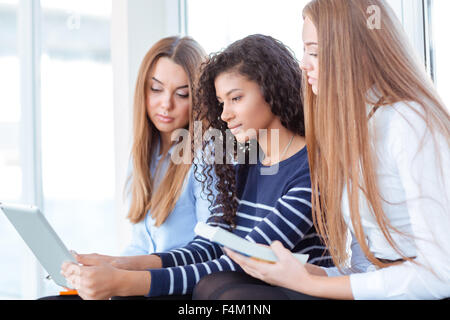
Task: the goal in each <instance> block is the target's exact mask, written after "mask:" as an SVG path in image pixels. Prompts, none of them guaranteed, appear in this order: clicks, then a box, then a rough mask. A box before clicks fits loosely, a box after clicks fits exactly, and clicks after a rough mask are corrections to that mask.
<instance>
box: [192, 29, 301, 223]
mask: <svg viewBox="0 0 450 320" xmlns="http://www.w3.org/2000/svg"><path fill="white" fill-rule="evenodd" d="M225 72H237V73H238V74H240V75H242V76H244V77H246V78H247V79H248V80H250V81H254V82H256V83H257V84H258V85H259V86H260V88H261V92H262V94H263V96H264V99H265V101H266V102H267V103H268V105H269V106H270V108H271V111H272V113H273V114H274V115H276V116H278V117H280V120H281V124H282V125H283V126H284V127H285V128H287V129H288V130H290V131H291V132H293V133H295V134H298V135H301V136H304V135H305V127H304V115H303V99H302V72H301V69H300V66H299V64H298V61H297V60H296V58H295V57H294V54H293V53H292V51H291V50H290V49H289V48H287V47H286V46H285V45H283V43H281V42H280V41H278V40H276V39H274V38H272V37H270V36H265V35H260V34H256V35H250V36H248V37H246V38H244V39H241V40H238V41H236V42H234V43H233V44H231V45H230V46H228V47H227V48H226V49H225V50H223V51H222V52H219V53H214V54H212V55H210V57H209V59H208V60H207V61H206V62H205V63H204V64H203V65H202V70H201V74H200V77H199V79H198V83H197V90H196V94H195V99H194V101H195V102H194V107H193V116H194V119H195V120H197V121H202V124H203V126H204V131H203V132H202V134H203V133H204V132H206V131H207V130H208V129H210V128H214V129H216V130H220V132H221V133H222V137H223V138H222V139H221V140H222V144H220V143H219V144H218V143H215V147H216V148H217V146H218V145H221V146H223V153H221V154H223V161H222V163H223V164H218V163H214V164H211V165H205V167H203V170H202V176H201V177H200V178H198V175H197V174H196V175H195V176H196V178H197V179H198V180H199V181H201V182H202V185H203V189H205V188H206V189H207V190H208V191H207V194H208V199H209V201H210V203H211V206H213V205H215V206H217V205H219V206H221V209H222V210H223V217H222V219H223V221H225V222H226V223H227V224H229V225H230V227H231V228H233V227H234V226H235V223H234V217H235V215H236V210H237V206H238V202H237V199H236V175H237V174H240V173H241V172H242V170H245V167H246V166H248V164H244V165H240V166H239V172H237V173H236V170H235V165H233V162H232V161H233V159H235V157H236V151H237V148H238V144H237V141H236V139H234V138H233V142H232V143H233V146H234V148H233V154H229V153H228V154H227V152H226V147H225V143H223V141H224V139H225V137H226V136H227V135H226V131H227V129H228V127H227V123H226V122H224V121H223V120H222V119H221V114H222V111H223V107H222V105H221V104H219V102H218V100H217V95H216V89H215V85H214V82H215V79H216V78H217V77H218V76H219V75H220V74H222V73H225ZM213 140H214V139H213ZM208 144H210V143H209V142H208V141H205V142H203V148H202V150H203V156H204V157H205V156H206V153H207V152H206V149H207V146H208ZM248 148H249V143H248V142H247V143H246V144H245V153H246V159H247V158H248V153H249V150H248ZM212 152H213V153H214V154H215V153H216V152H217V150H212ZM209 156H211V153H209ZM194 170H195V172H196V173H197V171H198V166H197V165H194ZM213 173H214V174H215V176H216V178H213ZM214 181H215V187H216V190H217V191H218V195H217V196H216V198H215V199H214V197H213V193H212V191H211V187H210V186H211V185H212V183H214Z"/></svg>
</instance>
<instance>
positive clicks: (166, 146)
mask: <svg viewBox="0 0 450 320" xmlns="http://www.w3.org/2000/svg"><path fill="white" fill-rule="evenodd" d="M159 136H160V143H161V145H160V148H159V155H166V154H167V153H168V152H169V150H170V147H171V146H172V140H171V136H172V132H170V133H166V132H160V133H159Z"/></svg>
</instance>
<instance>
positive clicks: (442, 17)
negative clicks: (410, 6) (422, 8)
mask: <svg viewBox="0 0 450 320" xmlns="http://www.w3.org/2000/svg"><path fill="white" fill-rule="evenodd" d="M428 4H429V8H428V9H429V12H428V13H429V15H430V16H429V17H430V18H431V19H430V20H429V21H431V24H430V27H431V30H430V33H431V37H432V38H431V43H430V57H431V66H432V70H431V72H432V75H433V77H434V81H435V84H436V86H437V89H438V91H439V93H440V95H441V97H442V99H443V100H444V103H445V105H446V106H447V109H449V110H450V91H449V90H448V88H449V85H450V61H449V57H450V43H449V42H448V30H450V20H449V19H448V13H449V12H450V1H442V0H438V1H437V0H433V1H428Z"/></svg>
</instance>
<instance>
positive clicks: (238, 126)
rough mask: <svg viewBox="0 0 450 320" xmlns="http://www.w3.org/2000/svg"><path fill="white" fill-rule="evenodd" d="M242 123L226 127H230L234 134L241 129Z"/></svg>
mask: <svg viewBox="0 0 450 320" xmlns="http://www.w3.org/2000/svg"><path fill="white" fill-rule="evenodd" d="M241 127H242V125H241V124H239V125H236V126H228V129H230V131H231V133H232V134H236V133H238V132H239V130H240V129H241Z"/></svg>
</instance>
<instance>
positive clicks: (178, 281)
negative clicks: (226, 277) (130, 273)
mask: <svg viewBox="0 0 450 320" xmlns="http://www.w3.org/2000/svg"><path fill="white" fill-rule="evenodd" d="M238 270H239V271H241V270H242V269H241V268H240V267H239V266H238V265H237V264H236V263H234V262H233V261H232V260H231V259H230V258H228V257H227V256H226V255H222V256H221V257H220V258H217V259H214V260H211V261H207V262H203V263H196V264H190V265H185V266H179V267H170V268H161V269H151V270H149V271H150V274H151V286H150V291H149V293H148V295H147V297H157V296H165V295H185V294H191V293H192V291H193V290H194V287H195V285H196V284H197V283H198V282H199V281H200V279H201V278H202V277H204V276H206V275H208V274H211V273H214V272H219V271H238Z"/></svg>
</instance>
